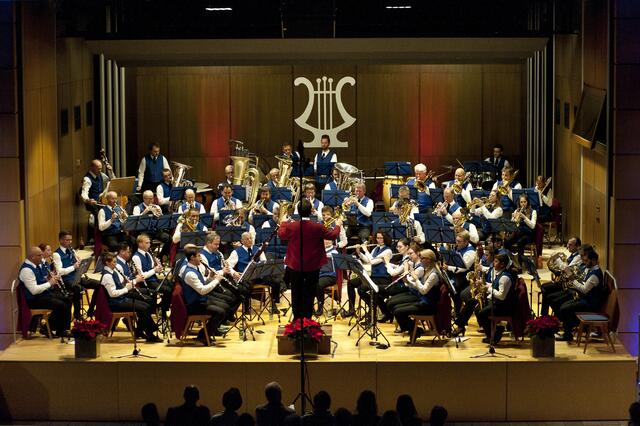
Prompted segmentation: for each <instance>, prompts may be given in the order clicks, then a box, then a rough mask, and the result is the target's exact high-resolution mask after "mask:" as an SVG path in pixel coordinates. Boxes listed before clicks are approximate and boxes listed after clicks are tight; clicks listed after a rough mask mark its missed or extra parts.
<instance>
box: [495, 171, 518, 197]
mask: <svg viewBox="0 0 640 426" xmlns="http://www.w3.org/2000/svg"><path fill="white" fill-rule="evenodd" d="M516 176H518V170H516V171H515V172H513V175H512V176H511V180H505V181H503V182H502V185H500V186H498V194H499V195H502V196H505V195H508V194H509V191H510V190H511V187H510V186H509V185H511V182H513V181H514V179H515V178H516Z"/></svg>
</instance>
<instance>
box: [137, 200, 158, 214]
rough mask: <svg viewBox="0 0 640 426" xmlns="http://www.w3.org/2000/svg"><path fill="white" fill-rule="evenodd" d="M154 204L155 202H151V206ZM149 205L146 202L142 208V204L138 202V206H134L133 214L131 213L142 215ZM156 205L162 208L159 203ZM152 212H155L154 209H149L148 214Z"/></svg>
mask: <svg viewBox="0 0 640 426" xmlns="http://www.w3.org/2000/svg"><path fill="white" fill-rule="evenodd" d="M143 204H144V203H143ZM153 205H154V204H153V203H151V204H149V206H153ZM149 206H147V205H146V204H144V209H141V208H140V205H139V204H138V205H137V206H135V207H134V208H133V212H132V214H131V215H132V216H140V215H141V214H142V213H143V212H144V211H145V210H147V208H148V207H149ZM156 207H158V209H159V208H160V206H158V205H156ZM150 213H151V214H152V213H153V212H152V210H147V214H150Z"/></svg>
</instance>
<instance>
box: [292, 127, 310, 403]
mask: <svg viewBox="0 0 640 426" xmlns="http://www.w3.org/2000/svg"><path fill="white" fill-rule="evenodd" d="M298 155H299V157H300V161H298V172H299V174H300V185H298V186H299V191H300V193H299V199H300V202H301V201H302V194H303V193H304V189H303V188H302V176H303V175H304V169H305V166H306V164H307V162H308V161H309V159H307V158H305V156H304V145H303V143H302V140H300V139H299V140H298ZM294 208H295V206H294ZM302 238H303V232H302V216H301V217H300V275H298V281H299V282H298V289H300V291H302V285H303V284H304V278H303V277H302V274H303V273H304V272H303V271H304V268H303V266H302V265H303V263H304V257H303V255H304V251H303V250H302ZM300 281H302V282H300ZM293 300H294V297H293V294H292V295H291V301H292V302H293ZM301 303H302V306H304V291H303V292H302V298H301ZM298 320H299V321H300V333H298V345H299V346H300V392H298V395H296V397H295V399H294V400H293V402H292V405H295V403H296V401H297V400H298V399H300V415H301V416H303V415H304V414H305V411H306V406H307V401H308V402H309V404H310V405H311V406H312V407H313V401H311V398H310V397H309V394H307V392H306V390H307V389H306V386H305V383H306V379H307V361H306V359H305V356H304V336H303V334H304V332H303V330H304V318H303V317H302V316H300V318H298Z"/></svg>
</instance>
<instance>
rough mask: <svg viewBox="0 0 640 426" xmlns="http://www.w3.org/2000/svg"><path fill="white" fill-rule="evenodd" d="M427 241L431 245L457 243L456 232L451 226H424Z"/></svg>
mask: <svg viewBox="0 0 640 426" xmlns="http://www.w3.org/2000/svg"><path fill="white" fill-rule="evenodd" d="M422 230H423V231H424V236H425V240H426V241H429V242H430V243H431V244H434V243H436V244H445V243H450V244H452V243H455V242H456V231H455V230H454V229H453V228H451V227H449V226H424V227H422Z"/></svg>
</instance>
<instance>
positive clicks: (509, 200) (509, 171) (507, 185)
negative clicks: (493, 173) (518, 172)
mask: <svg viewBox="0 0 640 426" xmlns="http://www.w3.org/2000/svg"><path fill="white" fill-rule="evenodd" d="M514 174H515V173H514V171H513V168H511V167H505V168H503V169H502V179H500V180H498V181H496V183H494V184H493V188H491V190H492V191H498V189H499V188H503V191H504V192H505V193H506V194H505V195H502V198H501V201H502V212H503V214H504V215H505V216H507V217H510V216H511V212H513V210H514V208H515V205H514V203H513V194H512V191H511V190H512V189H522V185H520V183H519V182H516V180H515V176H514ZM498 192H499V191H498Z"/></svg>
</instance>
